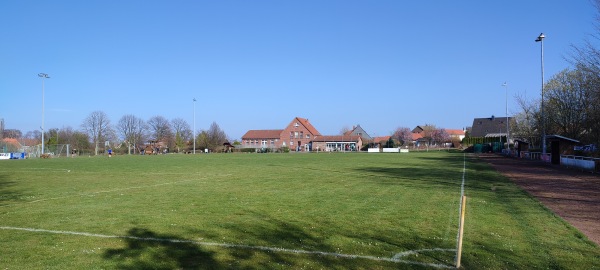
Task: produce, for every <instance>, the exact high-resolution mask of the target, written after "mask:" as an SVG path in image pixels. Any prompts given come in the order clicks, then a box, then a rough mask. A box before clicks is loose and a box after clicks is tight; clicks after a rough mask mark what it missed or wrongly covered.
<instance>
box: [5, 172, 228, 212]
mask: <svg viewBox="0 0 600 270" xmlns="http://www.w3.org/2000/svg"><path fill="white" fill-rule="evenodd" d="M231 175H232V174H225V175H218V177H223V176H231ZM208 178H209V177H208V176H204V177H201V178H199V179H188V180H181V181H174V182H167V183H159V184H154V185H145V186H135V187H126V188H116V189H110V190H100V191H95V192H90V193H78V194H73V195H67V196H61V197H53V198H47V199H39V200H34V201H29V202H23V203H27V204H29V203H38V202H44V201H50V200H60V199H65V198H71V197H82V196H91V195H96V194H102V193H110V192H117V191H124V190H132V189H143V188H151V187H159V186H165V185H174V184H179V183H185V182H191V181H197V180H203V179H208ZM11 205H15V204H11ZM2 206H8V205H0V207H2Z"/></svg>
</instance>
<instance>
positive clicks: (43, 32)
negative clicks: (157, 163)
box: [0, 0, 596, 139]
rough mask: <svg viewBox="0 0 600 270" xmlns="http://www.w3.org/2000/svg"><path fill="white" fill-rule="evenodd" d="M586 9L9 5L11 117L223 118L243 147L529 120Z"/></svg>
mask: <svg viewBox="0 0 600 270" xmlns="http://www.w3.org/2000/svg"><path fill="white" fill-rule="evenodd" d="M595 16H596V11H595V9H594V8H593V5H592V3H591V2H589V1H587V0H580V1H556V0H550V1H542V0H532V1H516V0H515V1H513V0H510V1H474V0H468V1H400V0H397V1H396V0H395V1H353V0H345V1H337V0H327V1H322V0H318V1H275V0H273V1H260V0H257V1H184V0H180V1H147V0H146V1H138V0H133V1H17V0H7V1H2V3H0V24H1V25H2V27H0V36H1V37H2V42H0V95H1V97H2V98H1V99H0V100H1V101H2V105H1V106H0V118H4V120H5V124H6V128H15V129H20V130H22V131H23V132H24V133H25V132H27V131H31V130H35V129H39V127H40V126H41V122H42V109H41V107H42V82H41V79H40V78H39V77H38V76H37V74H38V73H40V72H43V73H47V74H49V75H50V77H51V78H50V79H47V80H46V82H45V94H44V97H45V127H46V129H49V128H63V127H68V126H70V127H72V128H74V129H79V128H80V126H81V123H82V122H83V119H84V118H85V117H86V116H87V115H89V114H90V113H91V112H92V111H96V110H101V111H104V112H105V113H106V114H107V115H108V116H109V118H110V120H111V122H112V123H113V124H116V123H117V122H118V120H119V119H120V117H121V116H123V115H126V114H133V115H136V116H137V117H140V118H142V119H145V120H148V119H149V118H150V117H152V116H155V115H161V116H163V117H165V118H167V119H173V118H183V119H185V120H187V121H188V123H189V124H190V126H193V117H194V114H193V111H194V110H193V109H194V103H193V101H192V99H193V98H196V99H197V100H198V102H197V103H196V129H197V130H201V129H208V128H209V126H210V124H211V123H212V122H213V121H214V122H217V123H218V124H219V126H220V127H221V128H222V129H223V130H224V131H225V132H226V133H227V135H228V136H229V137H230V138H231V139H239V138H240V137H241V136H242V135H243V134H244V133H245V132H246V131H247V130H250V129H281V128H284V127H285V126H286V125H287V124H288V123H289V122H290V121H291V120H292V119H293V118H294V117H296V116H300V117H303V118H308V119H309V120H310V121H311V123H312V124H313V125H314V126H315V127H316V128H317V129H318V130H319V131H320V132H321V133H322V134H327V135H334V134H338V133H339V132H340V130H341V129H342V128H343V127H352V126H353V125H356V124H360V125H361V126H362V127H363V128H364V129H365V130H366V131H367V132H368V133H370V135H376V136H383V135H389V134H391V132H393V131H394V130H395V129H396V128H397V127H410V128H412V127H414V126H416V125H423V124H433V125H436V126H437V127H441V128H448V129H459V128H463V127H466V126H470V125H471V124H472V121H473V118H477V117H488V116H491V115H495V116H504V115H505V101H506V99H505V93H506V92H505V91H506V88H504V87H502V83H503V82H505V81H506V82H508V96H509V100H508V107H509V113H514V112H517V111H518V108H517V107H516V103H515V102H514V96H515V95H517V94H520V95H526V96H527V97H528V98H530V99H534V98H539V93H540V84H541V81H540V80H541V75H540V72H541V71H540V44H539V43H536V42H534V40H535V38H536V37H537V36H538V35H539V34H540V33H541V32H544V34H545V35H546V39H545V40H544V60H545V71H546V78H547V79H548V78H550V77H551V75H553V74H555V73H557V72H559V71H560V70H562V69H564V68H568V67H569V66H570V65H569V63H568V62H567V61H566V60H565V58H566V57H568V55H569V53H570V52H571V49H570V46H571V45H572V44H575V45H580V44H582V43H583V41H584V39H585V38H587V37H589V35H590V34H593V33H594V28H593V23H594V21H595Z"/></svg>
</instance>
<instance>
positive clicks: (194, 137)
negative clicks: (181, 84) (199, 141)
mask: <svg viewBox="0 0 600 270" xmlns="http://www.w3.org/2000/svg"><path fill="white" fill-rule="evenodd" d="M192 134H193V135H192V136H193V138H192V140H194V150H193V152H194V155H195V154H196V98H194V131H193V132H192Z"/></svg>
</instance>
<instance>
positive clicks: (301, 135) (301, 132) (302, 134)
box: [298, 131, 304, 139]
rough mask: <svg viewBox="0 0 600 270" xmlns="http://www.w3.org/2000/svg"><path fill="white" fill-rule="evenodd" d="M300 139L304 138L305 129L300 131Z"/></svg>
mask: <svg viewBox="0 0 600 270" xmlns="http://www.w3.org/2000/svg"><path fill="white" fill-rule="evenodd" d="M298 138H300V139H302V138H304V131H300V137H298Z"/></svg>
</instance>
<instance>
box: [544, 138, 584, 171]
mask: <svg viewBox="0 0 600 270" xmlns="http://www.w3.org/2000/svg"><path fill="white" fill-rule="evenodd" d="M546 143H547V145H548V146H549V147H550V151H549V152H550V154H551V155H552V160H551V161H552V164H560V155H573V154H574V150H573V149H574V148H575V146H576V145H578V144H579V141H578V140H575V139H571V138H567V137H563V136H560V135H546Z"/></svg>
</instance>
